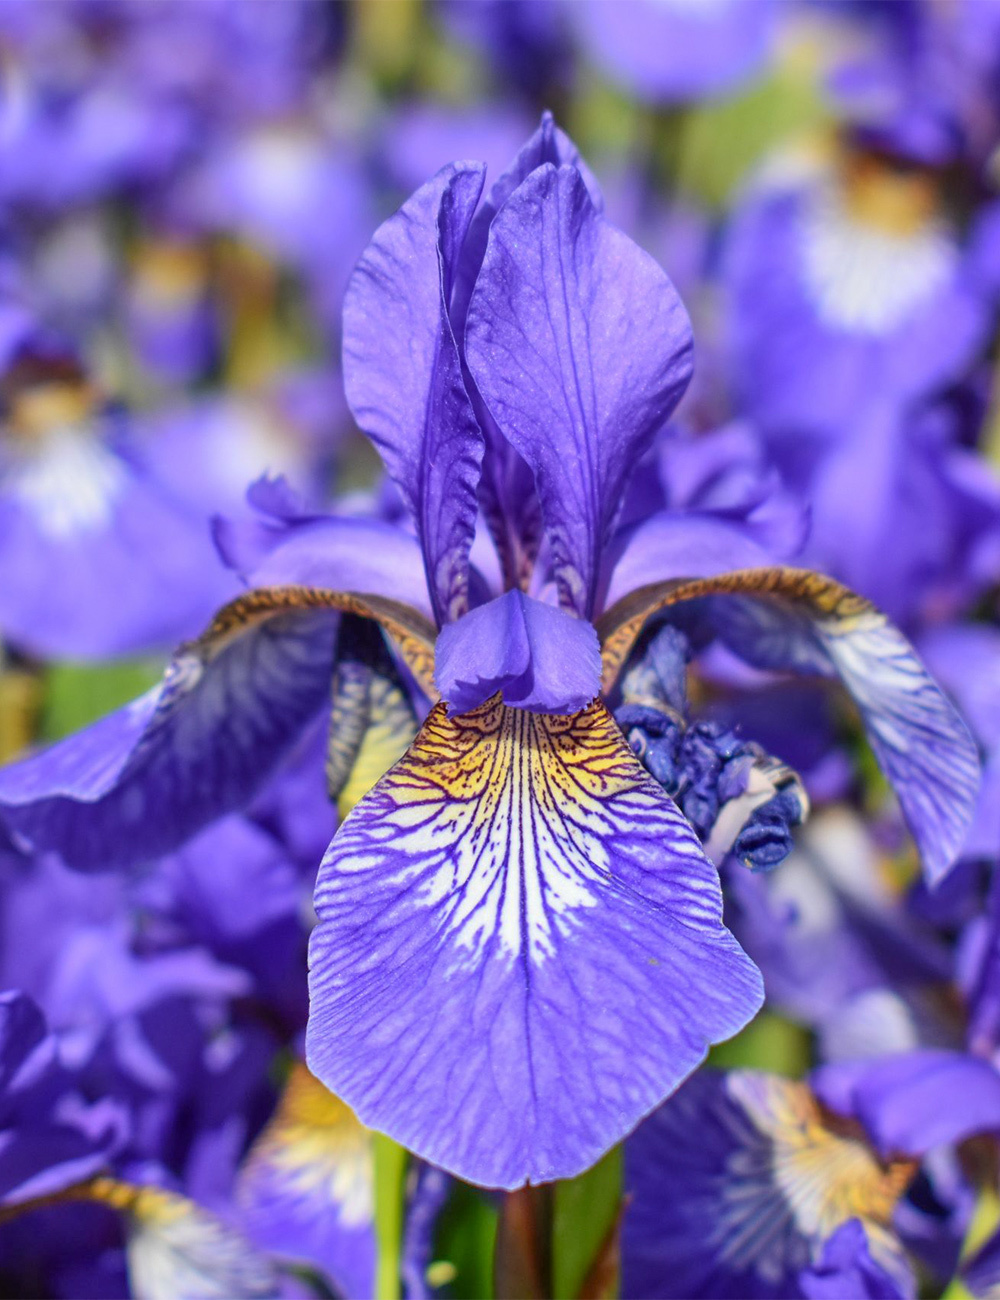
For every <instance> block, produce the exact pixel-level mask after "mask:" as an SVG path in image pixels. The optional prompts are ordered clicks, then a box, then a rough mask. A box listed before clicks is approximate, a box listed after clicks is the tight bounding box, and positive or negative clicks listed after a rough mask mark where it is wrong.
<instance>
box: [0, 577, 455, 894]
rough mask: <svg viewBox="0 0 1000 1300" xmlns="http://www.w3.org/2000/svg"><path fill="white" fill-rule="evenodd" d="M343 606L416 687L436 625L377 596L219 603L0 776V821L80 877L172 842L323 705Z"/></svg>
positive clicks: (230, 806)
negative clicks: (151, 681) (162, 667)
mask: <svg viewBox="0 0 1000 1300" xmlns="http://www.w3.org/2000/svg"><path fill="white" fill-rule="evenodd" d="M338 611H344V612H347V613H353V614H359V615H362V616H364V617H367V618H376V619H377V620H378V621H379V622H380V623H381V625H382V626H384V627H386V628H387V629H388V630H390V631H391V634H392V635H393V636H394V638H395V641H396V644H397V645H398V647H399V648H400V650H401V652H402V654H403V656H404V658H406V660H407V662H408V664H409V666H410V667H411V669H412V670H413V672H414V674H415V675H416V676H417V677H418V679H421V680H422V681H423V684H424V689H425V690H428V691H430V692H432V693H435V691H434V685H433V677H432V672H431V664H432V661H433V634H434V630H433V628H432V627H431V626H430V624H429V623H428V622H427V620H426V619H424V618H423V617H422V615H420V614H418V613H417V612H416V611H415V610H409V609H407V608H406V607H405V606H402V605H398V604H396V603H395V602H393V601H386V600H381V599H380V598H378V597H374V596H373V597H361V596H353V595H350V594H345V593H342V592H341V593H338V592H328V591H317V590H315V589H312V588H308V587H279V588H272V589H264V590H260V591H253V592H249V593H248V594H247V595H246V596H242V597H240V599H239V600H236V601H234V602H233V603H232V604H231V605H228V606H226V608H225V609H224V610H222V612H221V613H220V614H219V615H218V617H217V618H216V620H215V622H214V623H213V624H212V625H211V627H210V628H209V629H208V631H207V632H205V634H204V635H203V636H202V637H201V638H199V640H198V641H195V642H192V643H191V644H190V645H189V646H186V647H184V648H183V649H182V650H180V651H179V652H178V654H177V655H176V656H175V657H174V659H173V661H172V663H171V664H170V665H169V666H168V668H167V672H166V674H165V677H164V680H163V683H162V685H161V686H160V687H159V688H157V689H156V690H155V691H153V692H150V693H149V694H147V695H145V696H143V697H142V698H141V699H140V700H137V701H136V702H135V703H133V704H131V705H128V706H127V707H126V708H125V709H122V710H120V711H119V713H117V714H115V715H113V718H106V719H104V720H103V721H102V722H99V723H97V724H96V725H95V726H94V727H93V728H90V729H88V730H87V731H84V732H81V733H80V734H79V735H76V736H71V737H69V738H68V739H67V740H65V741H63V742H61V743H60V744H57V745H55V746H53V747H52V748H51V749H49V750H45V751H43V752H42V753H40V754H37V755H35V756H34V757H32V758H29V759H26V760H24V761H23V762H20V763H16V764H14V765H12V766H11V767H7V768H4V769H0V819H2V820H3V822H4V824H5V825H6V826H7V828H8V829H9V830H10V831H11V832H13V833H14V834H15V835H17V836H18V837H20V839H21V840H22V841H24V842H27V843H28V844H29V845H30V846H31V848H33V849H35V850H39V851H40V850H46V849H54V850H56V851H57V852H58V853H60V854H61V856H62V857H63V859H64V861H65V862H66V863H67V864H68V865H70V866H73V867H77V868H79V869H81V870H102V869H109V868H115V867H126V866H132V865H135V864H136V863H137V862H139V861H142V860H145V859H147V858H151V857H157V856H159V855H160V854H162V853H165V852H167V851H169V850H170V849H173V848H175V847H176V846H177V845H178V844H181V843H183V842H184V840H186V839H188V838H189V837H190V836H191V835H193V834H194V833H195V832H196V831H198V830H200V829H201V828H202V827H203V826H204V825H206V824H207V823H208V822H209V821H212V820H214V819H215V818H216V817H220V816H222V815H223V814H224V813H227V812H231V811H232V810H234V809H236V808H239V807H241V806H242V805H244V804H245V803H247V802H248V801H249V800H250V798H251V797H252V796H253V795H254V794H256V792H257V791H258V790H259V789H260V788H261V787H262V786H263V785H264V783H265V781H266V780H267V779H268V777H269V776H270V775H271V774H272V773H273V772H274V771H275V769H276V768H277V766H278V764H279V763H280V761H281V760H282V758H283V757H284V756H285V755H286V754H287V753H288V752H289V751H290V749H291V748H292V746H293V745H294V743H295V742H296V740H297V739H298V738H299V737H300V736H301V735H302V734H303V732H304V731H305V729H306V728H307V727H308V725H309V723H310V722H311V721H312V720H313V719H314V718H315V717H316V716H317V713H318V711H319V710H320V709H321V708H323V707H324V704H325V703H326V701H327V700H328V699H329V694H330V684H331V680H332V677H333V671H334V663H335V649H336V642H337V622H338Z"/></svg>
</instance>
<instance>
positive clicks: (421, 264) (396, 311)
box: [344, 163, 485, 623]
mask: <svg viewBox="0 0 1000 1300" xmlns="http://www.w3.org/2000/svg"><path fill="white" fill-rule="evenodd" d="M484 173H485V169H484V168H483V166H482V165H481V164H475V163H454V164H452V165H451V166H449V167H445V168H442V170H441V171H440V172H439V173H438V174H437V176H436V177H435V178H434V179H433V180H432V181H428V183H427V184H426V185H424V186H422V187H421V188H420V189H419V190H417V192H416V194H414V195H413V196H412V198H410V199H409V200H408V202H407V203H405V204H404V205H403V207H402V208H401V209H400V210H399V212H397V213H396V214H395V216H392V217H390V218H389V220H388V221H386V222H384V223H383V225H381V226H380V227H379V229H378V230H377V231H376V233H375V237H374V239H373V240H372V242H371V243H370V244H369V246H368V248H367V249H366V251H365V253H364V255H363V256H362V258H361V261H360V262H359V263H358V266H357V268H356V270H355V272H354V274H353V276H352V277H351V281H350V284H349V285H348V288H347V293H346V295H345V298H344V384H345V388H346V391H347V398H348V401H349V402H350V406H351V410H352V411H353V412H354V415H355V418H356V419H357V421H358V424H359V425H360V426H361V428H362V429H363V430H364V431H365V432H366V433H367V434H368V436H369V437H370V438H371V439H372V441H373V442H374V443H375V446H376V447H377V448H378V450H379V452H380V453H381V455H382V458H383V460H384V461H385V464H386V468H387V469H388V470H389V473H390V474H391V475H392V477H393V478H394V479H395V480H396V482H397V483H398V485H399V487H400V489H401V491H402V493H403V497H404V499H405V500H406V503H407V506H408V507H409V509H410V512H411V513H412V515H413V518H414V520H415V521H416V525H417V533H418V536H419V538H420V542H421V545H422V547H423V551H424V562H425V565H426V568H427V582H428V586H429V588H430V592H431V601H432V604H433V606H434V612H435V615H436V616H437V619H438V622H439V623H443V622H445V621H447V620H449V619H452V618H456V617H458V615H459V614H462V613H463V612H464V611H465V609H466V608H467V607H468V580H469V564H468V557H469V547H470V546H471V544H472V536H473V533H474V531H475V525H476V513H477V509H478V504H477V500H476V488H477V485H478V482H479V472H480V463H481V461H482V455H483V438H482V434H481V433H480V431H479V426H478V425H477V423H476V418H475V415H474V413H473V410H472V405H471V403H470V401H469V397H468V394H467V393H466V390H465V385H464V383H463V381H462V366H461V361H460V359H459V354H458V347H457V346H456V343H455V339H454V335H453V334H452V329H451V324H450V321H449V318H448V309H447V303H448V299H449V297H450V294H451V287H452V280H453V277H454V273H455V267H456V264H457V261H458V256H459V252H460V250H461V246H462V242H463V240H464V238H465V234H466V231H467V229H468V226H469V221H470V220H471V218H472V214H473V212H474V211H475V207H476V204H477V202H478V201H479V194H480V191H481V190H482V185H483V177H484Z"/></svg>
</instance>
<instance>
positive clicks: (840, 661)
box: [597, 568, 979, 884]
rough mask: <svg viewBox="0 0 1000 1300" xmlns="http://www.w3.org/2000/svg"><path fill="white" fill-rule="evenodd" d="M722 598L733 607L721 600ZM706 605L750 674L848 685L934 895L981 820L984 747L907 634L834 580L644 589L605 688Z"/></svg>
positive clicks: (611, 655)
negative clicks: (691, 609) (663, 614)
mask: <svg viewBox="0 0 1000 1300" xmlns="http://www.w3.org/2000/svg"><path fill="white" fill-rule="evenodd" d="M723 595H724V596H726V597H727V598H728V599H726V600H716V599H714V598H715V597H719V596H723ZM733 597H737V598H738V599H733ZM706 598H712V599H711V601H709V602H707V603H706V606H705V610H706V616H707V617H708V618H709V620H710V622H711V623H712V624H713V625H714V626H715V628H716V630H717V631H718V632H719V633H720V635H722V636H723V637H724V639H725V640H726V641H727V643H728V644H729V645H730V647H731V648H732V649H733V650H734V651H735V652H736V653H737V654H738V655H740V656H741V658H743V659H745V660H747V661H748V662H749V663H752V664H754V665H756V666H757V667H760V668H768V669H777V670H779V671H792V672H805V673H818V674H821V675H827V676H830V675H836V676H838V677H839V678H840V680H841V681H842V682H843V684H844V685H845V687H846V688H847V690H848V691H849V692H850V694H851V696H852V698H853V699H854V702H855V704H856V705H857V707H858V710H859V712H860V713H861V717H862V720H863V721H864V724H865V727H866V730H867V733H868V737H869V740H870V742H871V746H872V749H873V750H874V751H875V756H876V757H877V759H878V761H879V763H880V765H881V767H882V769H883V771H884V772H885V774H886V776H887V777H888V778H889V780H890V781H891V782H892V784H893V786H894V787H895V790H896V793H897V795H898V796H899V802H900V804H901V805H902V809H903V813H904V814H905V816H906V820H907V822H908V823H909V826H910V829H911V830H912V832H913V836H914V839H915V840H916V842H917V846H918V848H919V849H920V853H921V856H922V858H923V863H924V869H925V871H926V873H927V878H928V880H929V881H930V883H931V884H936V883H937V882H938V881H939V880H941V879H942V878H943V877H944V875H945V873H946V872H947V871H948V868H949V867H950V866H951V864H952V863H953V861H954V859H955V857H956V855H957V854H958V852H959V850H960V849H961V848H962V845H963V843H964V841H965V837H966V834H967V832H968V827H969V823H970V821H971V819H972V815H973V812H974V810H975V802H976V793H977V790H978V788H979V757H978V753H977V750H976V746H975V743H974V742H973V740H972V737H971V736H970V735H969V732H968V729H967V727H966V726H965V723H964V722H963V721H962V719H961V717H960V716H959V714H958V712H957V711H956V709H955V708H954V706H953V705H952V704H951V703H950V701H949V700H948V699H947V698H946V696H945V695H944V694H943V692H942V691H941V689H940V687H938V685H937V684H936V682H935V681H934V680H933V678H932V677H931V676H930V675H929V673H928V672H927V670H926V669H925V668H924V666H923V664H922V663H921V662H920V660H919V659H918V657H917V654H916V651H915V650H914V649H913V647H912V646H911V645H910V643H909V642H908V641H907V640H906V638H905V637H904V636H903V634H902V633H901V632H900V631H899V629H898V628H896V627H894V626H893V624H892V623H890V622H889V620H888V619H887V618H886V617H885V615H884V614H882V613H880V611H879V610H877V609H876V608H875V607H874V605H872V604H870V603H869V602H868V601H867V600H865V599H864V598H863V597H861V596H857V595H855V593H854V592H852V591H849V590H848V589H847V588H846V587H843V586H841V585H840V583H838V582H834V580H833V579H832V578H826V577H824V576H823V575H822V574H818V573H812V572H810V571H809V570H806V569H786V568H773V569H742V570H737V571H735V572H733V573H725V574H721V575H720V576H719V577H716V578H705V579H696V580H692V581H687V582H685V581H675V582H664V583H654V584H652V585H650V586H648V587H642V588H640V589H639V590H638V591H634V592H632V593H631V595H629V596H625V597H623V598H622V599H621V600H620V601H618V603H617V604H616V605H614V606H613V607H612V608H611V609H610V610H608V612H607V613H606V614H605V615H604V616H603V617H602V618H601V619H600V620H599V622H598V625H597V631H598V635H599V636H600V638H601V644H602V654H603V658H604V689H605V690H608V689H609V688H610V686H611V685H612V684H613V683H614V681H615V679H616V678H617V676H618V673H619V671H620V669H621V666H622V664H623V663H624V662H625V659H626V657H627V655H628V653H629V650H630V649H631V647H632V646H633V645H634V643H635V639H636V637H637V636H638V635H639V633H640V631H641V630H642V627H643V625H644V624H645V622H646V620H647V619H648V618H650V617H651V616H652V615H653V614H655V613H657V612H658V611H660V610H663V609H667V608H668V607H669V606H672V605H676V604H680V603H681V602H684V601H692V600H700V601H704V600H706Z"/></svg>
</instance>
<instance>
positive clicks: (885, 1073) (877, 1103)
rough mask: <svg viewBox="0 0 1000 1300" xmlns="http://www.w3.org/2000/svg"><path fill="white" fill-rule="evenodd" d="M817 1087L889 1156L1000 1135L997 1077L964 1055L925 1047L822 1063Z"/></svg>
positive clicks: (816, 1076) (816, 1075) (982, 1063)
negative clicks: (979, 1135) (867, 1058)
mask: <svg viewBox="0 0 1000 1300" xmlns="http://www.w3.org/2000/svg"><path fill="white" fill-rule="evenodd" d="M812 1083H813V1087H814V1088H815V1090H816V1093H817V1095H818V1096H819V1097H820V1098H821V1099H822V1100H823V1101H824V1102H825V1103H826V1104H827V1105H828V1106H830V1107H831V1109H833V1110H836V1111H839V1112H840V1113H842V1114H849V1115H852V1116H854V1117H855V1118H856V1119H859V1120H860V1121H861V1123H862V1124H864V1126H865V1128H866V1130H867V1131H868V1134H869V1136H870V1137H871V1139H872V1141H873V1142H874V1143H875V1144H876V1145H877V1146H878V1148H879V1150H880V1151H883V1152H885V1153H889V1152H895V1153H902V1154H904V1155H911V1156H922V1155H926V1154H927V1152H928V1151H930V1150H932V1149H933V1148H934V1147H937V1146H943V1145H944V1144H945V1143H950V1142H961V1141H962V1140H963V1139H964V1138H967V1137H971V1136H972V1135H973V1134H975V1133H996V1132H1000V1074H998V1073H997V1072H996V1070H995V1069H994V1068H993V1066H992V1065H991V1064H990V1063H989V1062H988V1061H984V1060H982V1059H981V1058H979V1057H975V1056H965V1055H963V1054H962V1053H961V1052H949V1051H944V1050H942V1049H931V1048H926V1049H923V1050H919V1051H913V1052H900V1053H898V1054H897V1055H893V1056H885V1057H882V1058H880V1059H878V1060H874V1061H856V1062H850V1063H844V1064H835V1065H824V1066H820V1068H819V1069H818V1070H817V1071H815V1073H814V1074H813V1078H812ZM959 1099H960V1100H959Z"/></svg>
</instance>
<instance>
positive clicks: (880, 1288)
mask: <svg viewBox="0 0 1000 1300" xmlns="http://www.w3.org/2000/svg"><path fill="white" fill-rule="evenodd" d="M799 1285H800V1287H801V1288H802V1291H803V1293H804V1295H805V1296H806V1297H807V1300H844V1297H845V1296H854V1297H856V1300H908V1298H909V1297H910V1296H912V1295H913V1294H914V1288H913V1287H912V1286H907V1287H904V1286H902V1285H901V1284H900V1279H899V1278H898V1277H895V1276H893V1274H892V1273H890V1272H889V1271H888V1270H887V1269H884V1268H883V1267H882V1266H881V1264H879V1263H878V1261H877V1260H875V1259H874V1258H873V1257H872V1253H871V1250H870V1248H869V1245H868V1237H867V1235H866V1233H865V1230H864V1227H863V1226H862V1223H861V1220H860V1219H848V1220H847V1222H846V1223H842V1224H841V1225H840V1227H839V1228H838V1229H837V1231H836V1232H835V1233H834V1234H833V1236H832V1237H831V1238H830V1239H829V1241H828V1242H827V1243H826V1245H825V1246H824V1247H823V1254H822V1255H821V1257H820V1259H819V1260H818V1261H817V1262H816V1263H815V1264H813V1265H812V1266H811V1267H810V1268H808V1269H806V1270H805V1271H804V1272H803V1273H802V1274H800V1276H799Z"/></svg>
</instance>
